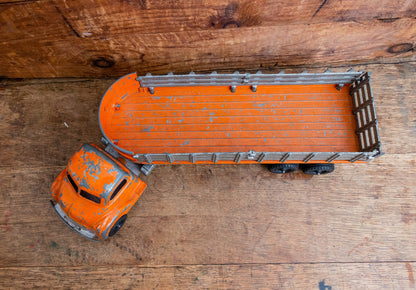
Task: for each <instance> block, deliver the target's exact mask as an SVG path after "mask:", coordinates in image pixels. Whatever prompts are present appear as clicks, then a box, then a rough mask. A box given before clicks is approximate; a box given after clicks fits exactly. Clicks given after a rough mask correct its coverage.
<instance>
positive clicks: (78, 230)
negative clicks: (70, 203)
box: [51, 201, 97, 241]
mask: <svg viewBox="0 0 416 290" xmlns="http://www.w3.org/2000/svg"><path fill="white" fill-rule="evenodd" d="M51 206H52V208H53V209H54V211H55V213H56V214H57V215H58V216H59V218H60V219H61V220H62V221H63V222H64V223H65V224H66V225H67V226H68V227H69V228H70V229H71V230H73V231H74V232H76V233H78V234H80V235H81V236H83V237H84V238H87V239H89V240H92V241H97V240H96V239H94V238H95V233H94V232H92V231H90V230H88V229H86V228H85V227H83V226H82V225H80V224H78V223H77V222H75V221H74V220H73V219H71V218H70V217H69V216H68V215H67V214H66V213H65V212H64V211H63V210H62V208H61V207H60V205H59V203H54V202H53V201H51Z"/></svg>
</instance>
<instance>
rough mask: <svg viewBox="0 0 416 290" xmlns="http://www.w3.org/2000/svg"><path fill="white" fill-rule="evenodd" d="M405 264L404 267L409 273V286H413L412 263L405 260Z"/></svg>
mask: <svg viewBox="0 0 416 290" xmlns="http://www.w3.org/2000/svg"><path fill="white" fill-rule="evenodd" d="M405 266H406V269H407V273H408V275H409V282H410V286H414V285H415V276H414V275H413V269H412V265H410V263H409V262H406V263H405Z"/></svg>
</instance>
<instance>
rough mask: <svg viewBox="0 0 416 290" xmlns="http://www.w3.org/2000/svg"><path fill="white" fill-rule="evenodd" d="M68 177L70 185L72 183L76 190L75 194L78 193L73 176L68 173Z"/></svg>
mask: <svg viewBox="0 0 416 290" xmlns="http://www.w3.org/2000/svg"><path fill="white" fill-rule="evenodd" d="M67 177H68V180H69V183H71V185H72V187H73V188H74V190H75V192H78V185H77V184H76V183H75V181H74V179H72V176H71V174H70V173H67Z"/></svg>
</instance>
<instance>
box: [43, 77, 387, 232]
mask: <svg viewBox="0 0 416 290" xmlns="http://www.w3.org/2000/svg"><path fill="white" fill-rule="evenodd" d="M99 124H100V128H101V131H102V134H103V143H104V145H105V146H106V147H105V149H101V148H99V147H98V146H96V145H93V144H84V145H82V146H81V147H80V148H79V150H78V151H77V152H76V153H75V155H74V156H73V157H72V158H71V159H70V160H69V162H68V165H67V166H66V168H65V169H64V170H63V171H62V172H61V173H60V175H59V176H58V177H57V179H56V180H55V182H54V183H53V185H52V188H51V194H52V197H53V199H52V201H51V202H52V206H53V208H54V209H55V211H56V213H57V214H58V216H59V217H61V219H62V220H63V221H64V222H65V223H66V224H67V225H68V226H69V227H70V228H71V229H73V230H74V231H76V232H78V233H79V234H81V235H82V236H84V237H86V238H89V239H93V240H105V239H107V238H108V237H111V236H113V235H114V234H115V233H116V232H117V231H118V230H119V229H120V228H121V226H122V225H123V224H124V222H125V221H126V219H127V213H128V211H129V210H130V209H131V208H132V206H133V205H134V204H135V202H136V201H137V200H138V198H139V197H140V195H141V194H142V192H143V191H144V189H145V188H146V184H145V183H144V182H143V181H141V180H140V179H139V177H138V176H139V175H140V173H141V172H142V173H144V174H146V175H148V174H149V173H150V171H151V170H152V169H153V167H154V166H155V165H156V164H257V163H258V164H268V167H269V170H270V171H271V172H274V173H288V172H293V171H295V170H298V169H299V167H300V168H301V169H302V170H303V172H304V173H306V174H314V175H318V174H326V173H330V172H332V171H333V170H334V163H350V162H366V161H369V160H372V159H373V158H375V157H377V156H380V155H381V154H382V151H381V144H380V138H379V133H378V124H377V118H376V113H375V108H374V100H373V95H372V91H371V85H370V76H369V73H366V72H354V71H349V72H343V73H331V72H328V71H327V72H325V73H300V74H285V73H279V74H261V73H256V74H240V73H238V72H236V73H234V74H217V73H215V72H214V73H211V74H194V73H190V74H188V75H173V74H168V75H163V76H152V75H150V74H148V75H146V76H137V75H136V73H132V74H129V75H126V76H124V77H122V78H120V79H119V80H117V81H116V82H115V83H114V84H113V85H112V86H111V87H110V88H109V89H108V90H107V92H106V93H105V94H104V96H103V98H102V101H101V104H100V109H99Z"/></svg>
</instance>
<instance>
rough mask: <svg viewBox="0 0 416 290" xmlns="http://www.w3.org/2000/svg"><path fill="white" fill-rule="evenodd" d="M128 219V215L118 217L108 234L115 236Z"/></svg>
mask: <svg viewBox="0 0 416 290" xmlns="http://www.w3.org/2000/svg"><path fill="white" fill-rule="evenodd" d="M126 220H127V215H126V214H125V215H123V216H122V217H121V218H119V219H118V221H116V223H115V224H114V225H113V227H112V228H111V230H110V233H109V234H108V236H109V237H112V236H114V235H115V234H116V233H117V232H118V231H119V230H120V229H121V227H122V226H123V225H124V223H125V222H126Z"/></svg>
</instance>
